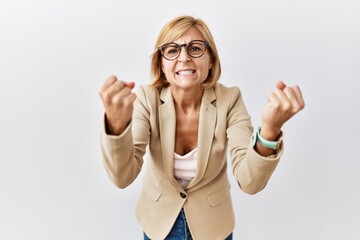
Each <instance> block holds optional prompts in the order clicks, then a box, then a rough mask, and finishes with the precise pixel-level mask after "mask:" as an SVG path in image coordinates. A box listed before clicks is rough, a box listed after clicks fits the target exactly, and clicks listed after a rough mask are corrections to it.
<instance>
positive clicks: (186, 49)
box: [158, 40, 209, 61]
mask: <svg viewBox="0 0 360 240" xmlns="http://www.w3.org/2000/svg"><path fill="white" fill-rule="evenodd" d="M194 42H195V43H196V42H201V43H202V44H204V47H205V48H204V52H203V53H202V54H201V55H200V56H196V57H194V56H192V55H191V53H189V52H188V48H187V46H188V45H189V44H192V43H194ZM170 44H172V45H175V46H176V47H177V49H179V54H178V55H177V56H176V57H175V58H167V57H165V55H164V54H163V49H164V48H165V47H166V46H168V45H170ZM208 46H209V42H207V41H204V40H192V41H190V42H188V43H184V44H177V43H174V42H169V43H165V44H164V45H162V46H160V47H158V51H159V52H160V54H161V56H162V57H163V58H165V59H166V60H168V61H174V60H176V59H178V58H179V56H180V54H181V51H182V48H183V47H185V51H186V53H187V54H188V55H189V56H190V57H192V58H200V57H202V56H203V55H204V54H205V52H206V49H207V48H208Z"/></svg>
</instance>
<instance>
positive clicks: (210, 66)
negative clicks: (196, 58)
mask: <svg viewBox="0 0 360 240" xmlns="http://www.w3.org/2000/svg"><path fill="white" fill-rule="evenodd" d="M211 68H212V62H211V63H210V65H209V70H210V69H211Z"/></svg>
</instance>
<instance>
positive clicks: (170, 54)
mask: <svg viewBox="0 0 360 240" xmlns="http://www.w3.org/2000/svg"><path fill="white" fill-rule="evenodd" d="M161 51H162V54H163V55H164V57H165V58H167V59H175V58H177V57H178V56H179V54H180V49H179V46H178V45H176V44H167V45H165V46H164V47H163V48H162V49H161Z"/></svg>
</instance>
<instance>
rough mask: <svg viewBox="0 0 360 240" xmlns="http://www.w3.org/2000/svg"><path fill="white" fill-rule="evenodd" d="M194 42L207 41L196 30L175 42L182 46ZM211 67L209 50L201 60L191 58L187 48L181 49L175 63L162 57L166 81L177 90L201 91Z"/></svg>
mask: <svg viewBox="0 0 360 240" xmlns="http://www.w3.org/2000/svg"><path fill="white" fill-rule="evenodd" d="M193 40H203V41H204V40H205V39H204V37H203V36H202V34H201V33H200V32H199V31H198V30H197V29H196V28H191V29H189V30H188V31H186V32H185V33H184V34H183V35H181V36H180V37H179V38H178V39H176V40H175V41H174V42H175V43H177V44H179V45H181V44H187V43H189V42H191V41H193ZM211 66H212V63H211V60H210V53H209V50H208V49H206V51H205V53H204V55H202V56H201V57H199V58H193V57H191V56H190V55H189V54H188V53H187V52H186V50H185V47H182V48H181V52H180V55H179V57H178V58H177V59H175V60H173V61H169V60H167V59H165V58H164V57H162V71H163V72H164V74H165V77H166V80H167V81H168V82H169V83H170V86H171V88H173V89H177V90H180V89H183V90H197V89H199V90H201V84H202V83H203V82H204V81H205V80H206V79H207V77H208V74H209V69H211Z"/></svg>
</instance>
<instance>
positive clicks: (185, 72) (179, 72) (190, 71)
mask: <svg viewBox="0 0 360 240" xmlns="http://www.w3.org/2000/svg"><path fill="white" fill-rule="evenodd" d="M194 73H195V70H189V69H187V70H180V71H177V72H176V74H177V75H189V74H194Z"/></svg>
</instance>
